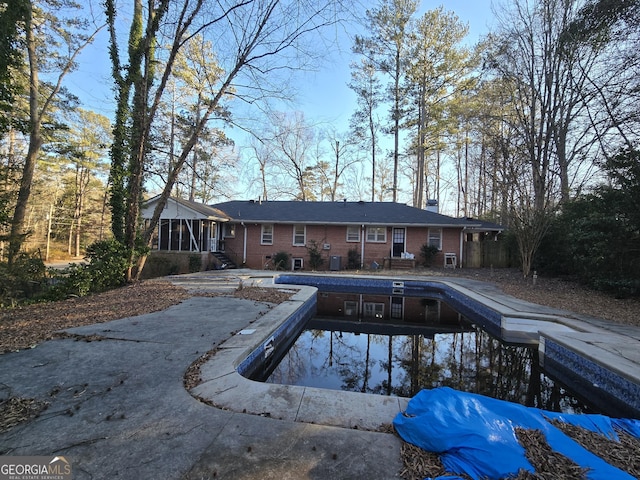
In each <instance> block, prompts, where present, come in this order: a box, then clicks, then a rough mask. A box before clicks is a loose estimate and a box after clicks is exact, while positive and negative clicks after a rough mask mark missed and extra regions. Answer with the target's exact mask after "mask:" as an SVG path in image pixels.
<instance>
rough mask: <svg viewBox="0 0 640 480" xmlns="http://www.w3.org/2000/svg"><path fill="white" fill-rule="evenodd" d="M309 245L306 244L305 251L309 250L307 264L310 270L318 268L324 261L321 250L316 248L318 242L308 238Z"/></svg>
mask: <svg viewBox="0 0 640 480" xmlns="http://www.w3.org/2000/svg"><path fill="white" fill-rule="evenodd" d="M308 243H309V245H308V246H307V252H309V266H310V267H311V270H318V268H320V267H321V266H322V264H323V263H324V258H322V252H321V251H320V249H319V248H318V242H316V241H315V240H309V242H308Z"/></svg>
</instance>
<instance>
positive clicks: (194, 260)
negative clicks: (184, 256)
mask: <svg viewBox="0 0 640 480" xmlns="http://www.w3.org/2000/svg"><path fill="white" fill-rule="evenodd" d="M201 268H202V257H200V255H189V273H196V272H199V271H200V269H201Z"/></svg>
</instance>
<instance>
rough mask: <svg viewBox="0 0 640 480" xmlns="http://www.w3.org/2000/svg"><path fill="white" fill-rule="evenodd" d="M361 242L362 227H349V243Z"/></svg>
mask: <svg viewBox="0 0 640 480" xmlns="http://www.w3.org/2000/svg"><path fill="white" fill-rule="evenodd" d="M359 241H360V227H358V226H352V227H347V242H359Z"/></svg>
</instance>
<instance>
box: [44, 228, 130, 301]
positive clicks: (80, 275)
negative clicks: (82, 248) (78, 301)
mask: <svg viewBox="0 0 640 480" xmlns="http://www.w3.org/2000/svg"><path fill="white" fill-rule="evenodd" d="M85 258H86V259H87V260H88V263H84V264H74V265H71V266H70V267H69V268H67V269H64V270H61V271H60V272H57V273H56V274H54V279H53V280H54V281H53V286H52V288H51V289H50V292H49V294H48V297H49V298H50V299H54V300H55V299H61V298H66V297H69V296H80V297H82V296H85V295H88V294H89V293H97V292H103V291H105V290H109V289H111V288H116V287H120V286H122V285H124V284H125V282H126V272H127V267H128V262H129V254H128V250H127V248H126V247H125V246H124V245H123V244H121V243H120V242H118V241H116V240H104V241H100V242H96V243H93V244H92V245H89V247H88V248H87V255H86V257H85Z"/></svg>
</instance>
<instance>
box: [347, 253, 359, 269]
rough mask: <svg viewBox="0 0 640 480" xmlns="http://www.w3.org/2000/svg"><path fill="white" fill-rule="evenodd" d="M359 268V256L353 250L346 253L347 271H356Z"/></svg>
mask: <svg viewBox="0 0 640 480" xmlns="http://www.w3.org/2000/svg"><path fill="white" fill-rule="evenodd" d="M359 268H360V254H359V253H358V250H356V249H355V248H352V249H350V250H349V251H348V252H347V270H357V269H359Z"/></svg>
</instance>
